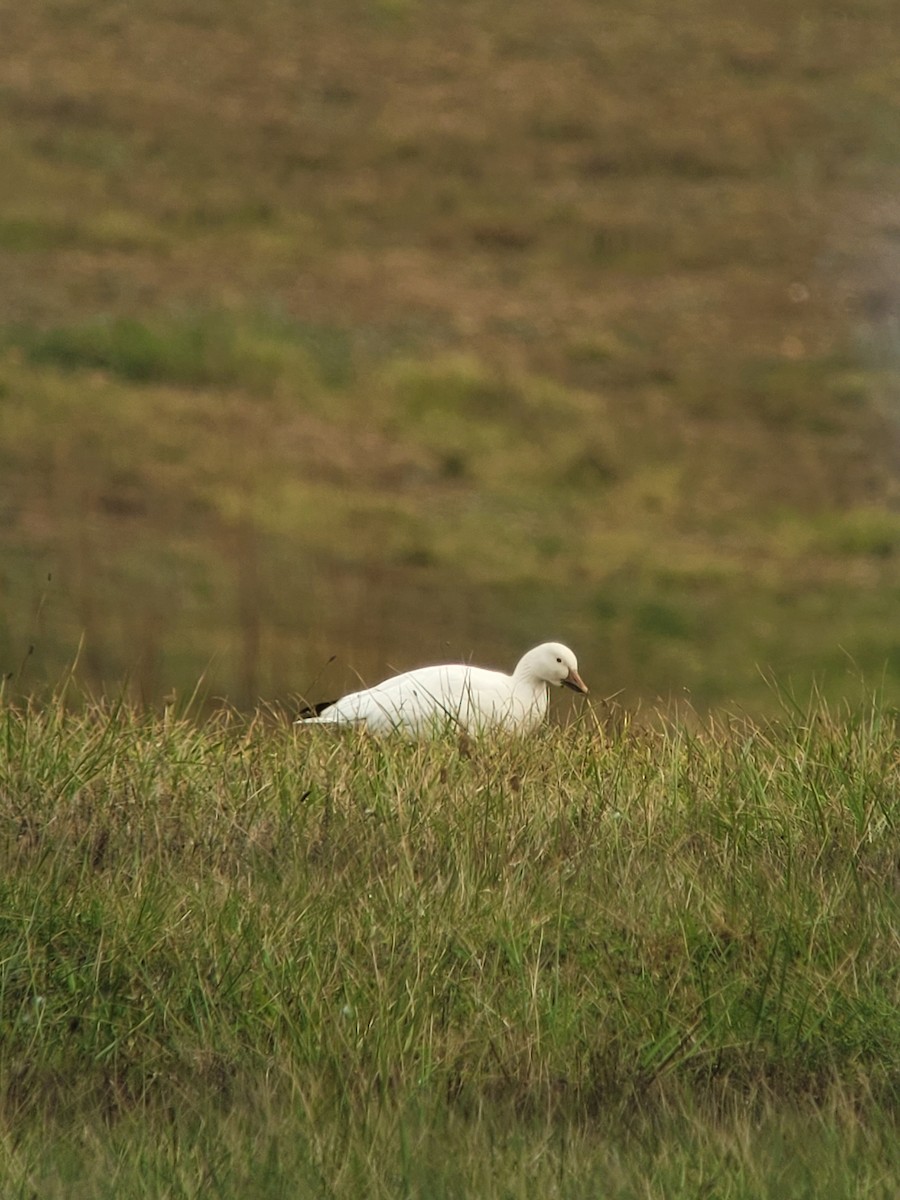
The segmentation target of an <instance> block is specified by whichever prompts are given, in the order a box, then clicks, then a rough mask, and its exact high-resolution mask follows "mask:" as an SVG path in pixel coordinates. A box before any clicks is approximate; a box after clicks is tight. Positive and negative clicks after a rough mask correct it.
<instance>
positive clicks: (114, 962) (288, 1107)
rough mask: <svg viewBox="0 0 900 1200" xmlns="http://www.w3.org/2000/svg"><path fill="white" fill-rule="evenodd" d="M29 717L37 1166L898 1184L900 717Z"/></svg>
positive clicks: (15, 1032)
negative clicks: (377, 731) (504, 729)
mask: <svg viewBox="0 0 900 1200" xmlns="http://www.w3.org/2000/svg"><path fill="white" fill-rule="evenodd" d="M780 699H781V703H782V711H781V715H780V716H779V717H778V718H777V719H775V720H773V721H771V722H768V723H766V724H765V725H760V724H753V723H751V722H749V721H747V720H746V719H743V718H740V719H738V718H727V717H721V718H719V719H717V720H716V721H708V722H706V723H700V722H697V721H693V722H686V721H680V722H677V723H666V724H661V723H659V722H658V721H657V722H655V723H654V724H652V725H651V724H649V723H648V724H643V725H642V724H641V723H639V722H637V721H635V720H633V719H630V718H629V717H628V715H627V714H626V713H625V712H624V711H622V710H618V709H608V708H601V707H597V708H593V709H592V708H587V707H586V708H585V709H584V710H583V712H582V713H581V716H580V719H579V721H578V722H577V723H576V724H575V725H572V726H570V727H569V728H567V729H561V728H558V727H552V726H551V727H548V728H547V729H546V730H545V731H544V732H543V733H542V734H541V736H539V737H538V738H536V739H533V740H532V741H530V742H529V743H527V744H523V743H520V742H515V741H504V740H487V741H483V742H471V741H469V742H464V743H462V742H459V741H457V740H456V739H455V738H452V737H449V738H446V739H444V740H439V741H437V742H434V743H430V744H426V745H413V744H407V743H402V742H401V743H394V742H392V741H390V740H388V741H380V742H379V741H376V740H373V739H371V738H366V737H362V736H356V735H354V734H351V735H350V736H347V737H335V736H334V735H329V734H327V733H326V732H325V731H315V732H312V731H310V730H298V729H297V728H296V727H293V726H291V725H290V724H289V723H288V722H287V721H286V720H285V719H284V717H282V716H281V715H280V714H279V713H277V712H275V711H269V712H262V713H258V714H257V715H256V716H255V717H253V718H252V719H249V720H248V719H246V718H239V717H237V716H228V715H226V714H222V715H220V716H219V717H218V718H217V719H216V720H212V721H206V722H204V723H198V722H197V721H195V720H194V719H193V718H192V717H191V716H190V715H185V714H181V715H179V714H177V713H176V712H175V711H174V710H168V711H167V712H166V713H165V714H164V715H162V716H154V715H148V714H147V713H146V712H145V711H141V710H138V709H132V708H130V707H129V706H127V705H125V704H121V705H119V704H88V705H86V706H85V705H84V704H82V705H81V706H79V711H77V712H74V713H73V712H72V711H70V710H69V709H68V708H67V706H66V705H65V704H64V703H63V702H62V701H60V702H59V703H58V704H56V705H51V706H31V707H13V706H10V705H7V706H6V707H5V708H4V709H3V711H2V714H0V720H2V725H0V768H2V775H0V854H2V861H0V896H2V903H0V921H2V939H0V944H2V947H3V953H2V963H0V1014H2V1023H3V1028H2V1037H0V1078H2V1081H3V1085H2V1107H0V1113H2V1154H0V1163H2V1168H0V1170H2V1174H0V1190H2V1193H3V1195H4V1196H5V1197H11V1198H12V1197H22V1198H25V1197H29V1198H30V1197H33V1196H36V1195H39V1196H41V1197H66V1198H67V1200H70V1198H73V1197H82V1196H83V1197H91V1198H92V1200H93V1198H97V1197H103V1196H110V1197H112V1196H116V1197H122V1196H142V1197H149V1196H152V1197H157V1196H158V1197H167V1198H172V1197H194V1196H200V1195H203V1196H209V1195H214V1196H221V1197H242V1196H250V1195H252V1196H254V1197H257V1196H259V1197H268V1196H271V1197H275V1196H284V1195H291V1196H301V1197H302V1196H309V1197H322V1196H332V1197H348V1198H349V1197H359V1196H373V1197H374V1196H383V1197H394V1196H419V1197H426V1196H427V1197H442V1196H446V1197H451V1196H455V1197H457V1196H473V1197H474V1196H477V1197H479V1200H491V1198H492V1197H497V1198H499V1197H517V1196H521V1197H526V1196H528V1197H530V1196H534V1195H541V1196H557V1197H561V1198H562V1197H588V1196H596V1195H603V1196H614V1197H621V1198H622V1200H625V1198H630V1197H641V1196H648V1195H653V1196H657V1195H666V1196H685V1197H687V1196H691V1197H695V1196H703V1195H715V1196H716V1197H723V1198H730V1197H747V1198H750V1197H773V1198H774V1197H781V1196H785V1195H790V1196H792V1197H804V1196H807V1197H810V1198H812V1197H816V1198H817V1200H819V1198H821V1197H847V1198H849V1197H857V1196H871V1197H882V1196H883V1197H885V1198H887V1197H890V1196H893V1195H896V1192H897V1189H898V1186H900V1150H898V1147H900V1137H898V1133H900V1130H898V1128H897V1119H898V1095H900V1093H898V1085H900V1074H898V1071H900V1019H898V1011H900V1009H898V1005H900V992H898V989H900V974H898V967H897V963H898V951H900V911H898V891H897V884H898V875H897V786H898V755H897V731H896V718H895V713H893V712H892V711H888V710H886V709H885V708H884V707H883V706H882V705H881V704H880V703H878V702H861V703H860V704H859V705H858V706H856V707H854V708H852V709H849V708H847V709H842V710H840V711H837V710H829V709H828V708H827V707H826V706H825V705H824V704H823V703H817V704H816V705H814V706H813V707H812V708H810V709H809V710H802V709H797V708H796V707H794V706H793V705H792V702H791V701H790V700H789V698H787V697H784V696H782V697H781V698H780Z"/></svg>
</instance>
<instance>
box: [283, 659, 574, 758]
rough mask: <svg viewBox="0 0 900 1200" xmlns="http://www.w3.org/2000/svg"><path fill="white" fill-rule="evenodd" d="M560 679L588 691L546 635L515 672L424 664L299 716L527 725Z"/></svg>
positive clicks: (390, 724) (440, 725)
mask: <svg viewBox="0 0 900 1200" xmlns="http://www.w3.org/2000/svg"><path fill="white" fill-rule="evenodd" d="M561 685H564V686H565V687H570V688H572V689H573V690H574V691H576V692H581V693H582V694H586V693H587V688H586V687H585V685H584V682H583V680H582V678H581V676H580V675H579V674H578V663H577V661H576V659H575V655H574V654H573V653H572V651H571V650H570V649H569V648H568V647H567V646H562V645H560V644H559V642H545V643H544V644H543V645H541V646H535V648H534V649H533V650H529V651H528V653H527V654H525V655H523V656H522V658H521V659H519V662H518V664H517V666H516V669H515V670H514V671H513V673H512V675H504V674H503V673H502V672H501V671H488V670H485V669H484V668H483V667H470V666H465V665H463V664H461V663H452V664H449V665H447V666H436V667H419V668H418V670H415V671H407V672H406V673H405V674H403V675H394V676H393V677H392V678H390V679H386V680H385V681H384V682H383V683H379V684H377V685H376V686H375V687H371V688H366V689H365V691H361V692H352V693H351V694H350V695H349V696H344V697H343V699H342V700H335V701H334V702H333V703H329V704H317V705H315V706H313V707H311V708H308V709H306V710H305V711H304V712H303V713H302V714H301V716H300V719H299V721H298V724H305V725H364V726H365V727H366V728H367V729H368V730H369V731H370V732H371V733H388V732H390V731H392V730H399V731H400V732H402V733H406V734H412V735H415V734H423V733H429V732H432V733H433V732H437V731H440V730H441V729H445V728H447V727H451V728H455V729H463V730H466V731H467V732H475V731H483V730H485V729H506V730H511V731H513V732H516V733H527V732H528V731H529V730H531V729H534V727H535V726H536V725H538V724H540V722H541V721H542V720H543V719H544V717H545V716H546V715H547V709H548V707H549V703H550V688H551V687H560V686H561Z"/></svg>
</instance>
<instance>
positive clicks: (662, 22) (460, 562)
mask: <svg viewBox="0 0 900 1200" xmlns="http://www.w3.org/2000/svg"><path fill="white" fill-rule="evenodd" d="M898 24H900V16H898V9H897V6H896V3H895V0H848V2H847V3H844V4H837V3H834V2H833V0H794V2H793V3H791V4H784V3H783V0H745V2H743V3H741V4H738V3H736V2H735V0H693V2H692V3H691V4H690V5H684V6H676V7H675V8H674V9H673V7H672V6H671V5H667V4H663V3H661V0H606V2H605V3H603V4H599V3H596V2H595V0H556V2H555V3H554V4H547V3H545V2H544V0H518V2H517V3H516V4H509V3H507V2H506V0H503V2H501V0H471V2H465V0H427V2H426V0H327V2H326V0H320V2H319V0H310V2H308V3H301V2H299V0H296V2H291V0H253V2H252V3H251V2H250V0H231V2H230V3H228V4H220V3H218V2H217V0H148V2H147V3H145V4H142V5H132V4H128V3H125V2H124V0H117V2H110V3H103V2H102V0H101V2H97V0H93V2H92V3H84V2H81V0H43V2H42V3H36V4H31V5H27V4H22V5H18V6H11V5H7V6H4V11H3V18H2V25H3V33H2V47H0V151H2V164H3V167H2V171H0V282H2V286H0V412H2V422H0V670H2V672H3V673H4V674H6V675H8V676H10V679H9V682H8V684H7V687H8V688H9V689H11V690H13V691H15V692H22V691H31V690H34V689H36V688H40V687H42V686H44V685H45V684H46V683H48V682H49V683H51V684H52V683H55V682H56V681H58V680H59V679H60V677H61V675H62V673H63V671H64V670H65V668H66V666H67V664H70V663H71V662H72V661H73V659H74V658H75V656H76V654H77V653H79V651H78V648H79V644H81V650H80V658H79V667H78V671H79V675H80V677H81V678H82V679H83V680H84V681H85V682H86V683H88V684H90V685H91V686H95V687H107V688H112V687H115V686H117V685H118V684H119V682H120V681H121V680H122V679H123V678H126V677H127V678H128V679H129V681H130V683H129V686H130V688H131V689H132V691H133V693H134V694H135V696H136V697H138V698H142V699H144V700H146V701H148V702H151V703H158V702H160V701H161V700H162V698H163V697H165V696H168V695H170V694H171V693H172V692H173V691H174V692H176V693H177V694H180V695H183V694H185V693H189V692H190V691H191V690H192V688H193V687H194V685H195V684H196V683H197V681H198V680H199V679H200V678H201V676H202V677H203V679H204V683H203V689H204V694H205V695H207V696H208V697H209V698H210V700H213V699H214V698H215V697H224V698H227V700H228V701H230V702H231V703H234V704H238V705H252V704H254V703H256V702H257V700H258V699H260V698H262V699H265V700H284V699H287V698H288V697H290V696H292V695H296V694H297V693H308V694H312V695H315V696H330V695H334V694H335V692H336V691H337V690H340V689H341V688H344V687H347V686H349V685H351V684H352V683H353V682H354V680H355V678H356V676H355V675H354V671H358V672H359V673H360V674H361V675H362V676H363V677H364V678H366V679H367V680H368V681H369V682H372V681H374V680H375V679H376V678H378V677H380V676H381V675H382V674H383V673H385V672H386V671H387V670H389V669H391V668H398V669H401V668H406V667H410V666H413V665H417V664H419V663H422V662H427V661H435V660H439V659H448V658H449V659H458V658H468V657H469V656H472V657H474V658H475V660H476V661H479V662H484V663H486V664H494V665H497V666H502V667H510V666H511V665H512V663H513V662H514V661H515V659H516V658H517V657H518V655H519V653H520V652H521V651H522V650H524V649H525V648H527V647H528V646H530V645H532V644H534V643H535V642H538V641H542V640H545V639H547V638H560V639H562V640H565V641H567V642H569V643H570V644H571V645H572V646H573V647H574V648H575V650H576V652H577V653H578V655H579V658H580V661H581V665H582V673H583V674H584V676H585V678H586V679H587V680H588V682H589V683H590V684H591V685H592V689H593V691H594V693H595V694H599V695H601V696H602V695H604V694H611V693H614V692H619V691H621V693H622V699H623V700H624V701H625V702H626V703H628V704H637V703H640V702H644V703H656V702H657V701H663V702H667V701H669V700H670V699H673V698H675V699H678V698H681V697H689V698H690V699H691V700H692V702H693V703H694V704H695V705H697V706H698V707H699V708H701V709H702V708H703V707H705V706H708V705H712V704H732V705H738V706H744V707H746V708H749V709H750V710H751V711H762V710H765V709H766V708H767V707H771V706H772V704H773V703H774V696H773V693H772V691H771V688H770V685H769V684H768V683H767V682H766V675H767V674H768V673H773V674H774V675H775V676H776V677H777V678H778V679H779V680H780V681H781V682H782V683H783V684H785V685H788V686H792V687H794V688H795V689H796V691H797V692H798V694H803V693H804V692H805V691H806V690H807V689H808V688H809V686H810V685H811V683H812V681H813V680H815V681H817V682H818V684H819V685H820V686H821V687H822V688H823V689H824V690H825V691H826V692H828V693H829V694H831V695H841V694H845V693H846V694H853V695H854V696H855V695H856V694H858V691H859V679H860V677H861V676H862V677H864V678H865V679H866V680H868V681H870V682H871V684H872V685H873V686H878V685H883V686H884V688H885V691H886V692H887V694H888V696H889V697H890V698H892V699H894V700H896V699H898V698H900V631H898V626H897V612H898V601H900V474H898V468H900V454H898V449H900V443H898V438H900V428H898V422H900V359H898V350H900V37H898V32H900V31H898ZM333 655H334V656H337V657H336V659H335V661H333V662H330V663H329V659H330V658H331V656H333Z"/></svg>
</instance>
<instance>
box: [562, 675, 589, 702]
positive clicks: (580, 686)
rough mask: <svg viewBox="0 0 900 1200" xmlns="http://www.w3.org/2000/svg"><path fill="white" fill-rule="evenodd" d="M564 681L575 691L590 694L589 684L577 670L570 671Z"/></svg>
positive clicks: (584, 694) (583, 694)
mask: <svg viewBox="0 0 900 1200" xmlns="http://www.w3.org/2000/svg"><path fill="white" fill-rule="evenodd" d="M563 683H564V684H565V686H566V687H568V688H571V689H572V691H573V692H581V694H582V696H586V695H587V694H588V689H587V684H586V683H585V682H584V680H583V679H582V678H581V676H580V675H579V674H578V672H577V671H570V672H569V673H568V675H567V676H566V677H565V679H564V680H563Z"/></svg>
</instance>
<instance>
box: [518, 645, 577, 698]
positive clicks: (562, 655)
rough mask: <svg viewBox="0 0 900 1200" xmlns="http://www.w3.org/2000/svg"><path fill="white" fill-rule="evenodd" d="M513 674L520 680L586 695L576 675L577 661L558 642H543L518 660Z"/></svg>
mask: <svg viewBox="0 0 900 1200" xmlns="http://www.w3.org/2000/svg"><path fill="white" fill-rule="evenodd" d="M515 674H516V676H517V677H518V678H520V679H531V680H535V681H537V682H539V683H549V684H550V686H551V687H569V688H571V689H572V690H573V691H575V692H581V693H582V695H587V690H588V689H587V685H586V684H585V682H584V680H583V679H582V678H581V676H580V675H579V674H578V660H577V659H576V658H575V655H574V654H573V653H572V651H571V650H570V649H569V647H568V646H563V645H562V644H561V643H560V642H544V643H543V645H541V646H535V648H534V649H533V650H529V651H528V653H527V654H525V655H523V656H522V658H521V659H520V660H519V665H518V666H517V667H516V670H515Z"/></svg>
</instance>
